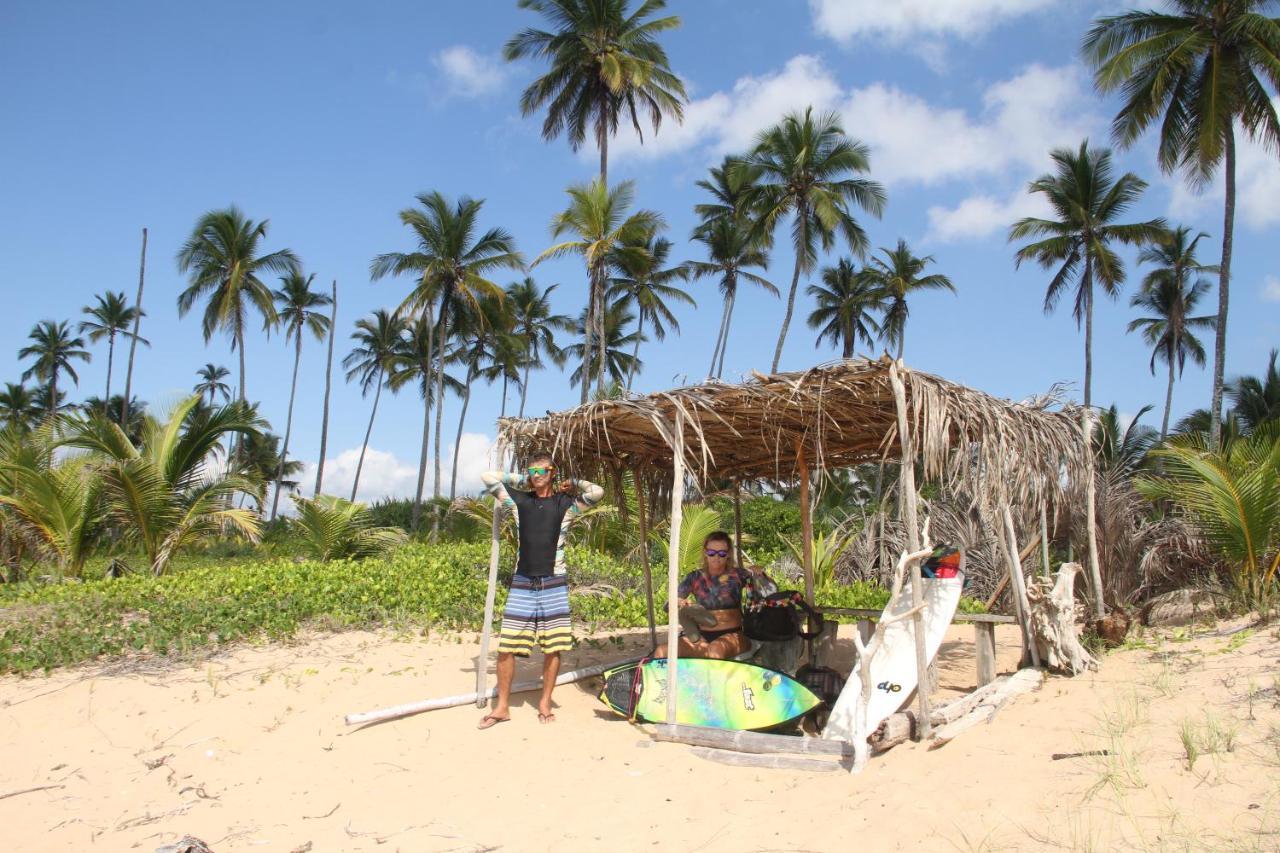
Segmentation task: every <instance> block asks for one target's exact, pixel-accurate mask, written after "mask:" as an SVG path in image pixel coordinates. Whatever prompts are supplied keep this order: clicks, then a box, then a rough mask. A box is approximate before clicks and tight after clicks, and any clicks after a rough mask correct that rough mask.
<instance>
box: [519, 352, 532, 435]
mask: <svg viewBox="0 0 1280 853" xmlns="http://www.w3.org/2000/svg"><path fill="white" fill-rule="evenodd" d="M532 360H533V347H531V346H530V347H527V348H526V349H525V355H524V382H523V383H522V384H521V386H520V417H522V418H523V417H524V401H525V398H526V397H527V396H528V395H529V364H530V362H531V361H532Z"/></svg>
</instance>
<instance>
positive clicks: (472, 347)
mask: <svg viewBox="0 0 1280 853" xmlns="http://www.w3.org/2000/svg"><path fill="white" fill-rule="evenodd" d="M509 328H510V323H509V317H507V316H505V315H504V311H503V303H502V301H500V300H498V299H495V298H492V297H489V298H486V299H482V300H481V301H480V304H479V305H477V306H475V307H472V308H468V309H467V310H465V311H460V312H459V313H458V314H457V319H456V332H455V334H456V336H457V338H458V345H457V347H456V348H455V349H454V351H453V352H452V353H451V354H450V360H451V361H453V362H454V363H455V364H458V365H459V366H461V367H464V368H466V377H467V378H466V379H465V380H464V381H463V383H462V410H461V411H460V412H459V414H458V432H457V436H456V437H455V438H454V442H453V472H452V474H451V476H450V479H449V500H451V501H452V500H453V499H454V498H455V497H456V496H457V489H458V452H459V450H460V449H461V447H462V428H463V426H464V424H465V423H466V420H467V408H468V407H469V406H470V404H471V386H472V384H473V383H474V382H475V381H476V379H484V380H485V381H487V382H492V381H493V380H494V379H496V378H497V377H498V376H500V375H502V374H503V372H504V371H503V367H504V365H503V364H502V363H501V361H500V358H499V353H500V350H501V349H502V339H503V338H504V337H509V335H510V332H509V331H508V330H509Z"/></svg>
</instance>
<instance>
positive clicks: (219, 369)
mask: <svg viewBox="0 0 1280 853" xmlns="http://www.w3.org/2000/svg"><path fill="white" fill-rule="evenodd" d="M196 375H197V376H199V377H200V381H199V382H197V383H196V385H195V387H194V388H193V389H191V390H192V391H194V392H195V393H196V394H199V395H200V398H201V399H206V398H207V402H208V404H209V405H210V406H212V405H213V402H214V400H216V399H217V398H218V397H219V396H221V397H222V402H224V403H227V402H230V400H231V386H230V385H228V384H227V383H225V382H223V381H222V380H224V379H226V378H227V377H228V376H230V375H231V371H229V370H227V369H226V368H225V367H223V366H221V365H218V364H214V363H213V362H212V361H209V362H205V365H204V367H202V368H200V369H199V370H197V371H196Z"/></svg>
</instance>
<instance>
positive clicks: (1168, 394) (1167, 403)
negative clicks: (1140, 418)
mask: <svg viewBox="0 0 1280 853" xmlns="http://www.w3.org/2000/svg"><path fill="white" fill-rule="evenodd" d="M1176 357H1177V356H1175V355H1174V354H1173V353H1170V354H1169V387H1168V389H1167V390H1166V391H1165V393H1164V420H1163V421H1161V422H1160V443H1161V444H1164V440H1165V438H1166V437H1167V436H1168V435H1169V413H1170V412H1171V411H1172V410H1173V362H1174V359H1175V358H1176Z"/></svg>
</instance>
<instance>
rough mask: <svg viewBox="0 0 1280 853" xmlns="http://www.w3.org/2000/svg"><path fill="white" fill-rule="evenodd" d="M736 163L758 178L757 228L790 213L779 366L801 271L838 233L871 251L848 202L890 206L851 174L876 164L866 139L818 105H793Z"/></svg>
mask: <svg viewBox="0 0 1280 853" xmlns="http://www.w3.org/2000/svg"><path fill="white" fill-rule="evenodd" d="M735 168H738V169H747V170H748V172H749V174H750V175H752V177H753V178H754V179H755V183H756V184H757V186H756V187H755V188H754V189H753V190H752V192H751V205H750V206H751V208H752V210H753V211H754V212H755V213H756V215H757V216H758V221H757V225H756V228H757V231H758V233H761V234H772V233H773V230H774V229H775V228H776V227H777V226H778V223H779V222H780V221H781V220H782V219H783V217H785V216H786V215H787V214H791V216H792V226H791V233H792V236H793V242H792V246H793V249H794V250H795V253H796V263H795V270H794V272H793V273H792V275H791V290H790V291H789V292H788V294H787V310H786V313H785V314H783V317H782V330H781V331H780V332H779V334H778V347H777V349H776V350H775V351H774V354H773V365H772V366H771V367H770V368H769V372H770V373H776V372H777V371H778V362H779V361H781V360H782V347H783V344H785V343H786V340H787V329H788V328H789V327H790V326H791V315H792V313H793V312H794V311H795V303H796V289H797V288H798V287H799V285H800V274H801V273H802V272H806V273H807V272H809V271H811V270H812V269H813V268H814V266H816V265H817V261H818V252H817V244H819V243H820V244H821V245H822V248H823V249H824V250H828V251H829V250H830V249H831V248H832V247H833V246H834V245H835V243H836V235H837V234H839V235H840V236H842V237H844V239H845V241H846V242H847V243H848V245H849V250H850V251H851V252H853V254H854V255H856V256H858V257H862V256H863V255H865V254H866V250H867V235H866V232H864V231H863V230H862V227H861V226H860V225H858V223H857V220H855V219H854V218H853V214H852V212H851V210H850V208H851V207H852V206H854V205H856V206H858V207H860V208H862V209H863V210H865V211H867V212H868V213H870V214H872V215H873V216H877V217H878V216H879V215H880V213H881V211H883V210H884V205H885V194H884V188H883V187H881V186H880V184H878V183H876V182H875V181H871V180H868V179H866V178H860V177H852V176H854V175H861V174H865V173H866V172H867V171H869V170H870V168H871V165H870V159H869V156H868V151H867V146H865V145H863V144H862V143H861V142H857V141H855V140H853V139H850V138H849V137H848V136H846V135H845V132H844V128H842V127H841V126H840V120H839V118H838V117H837V116H836V115H835V114H834V113H828V114H825V115H820V116H816V117H815V116H814V114H813V107H809V108H807V109H806V110H805V111H804V113H803V114H801V113H791V114H789V115H787V116H786V117H785V118H783V119H782V121H781V122H779V123H778V124H776V125H774V126H773V127H771V128H769V129H767V130H765V131H764V132H763V133H761V134H760V135H759V136H758V137H757V138H756V144H755V147H754V148H753V149H752V151H751V153H750V154H748V155H747V156H746V157H745V158H744V160H743V161H742V163H741V164H740V165H738V166H737V167H735Z"/></svg>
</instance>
